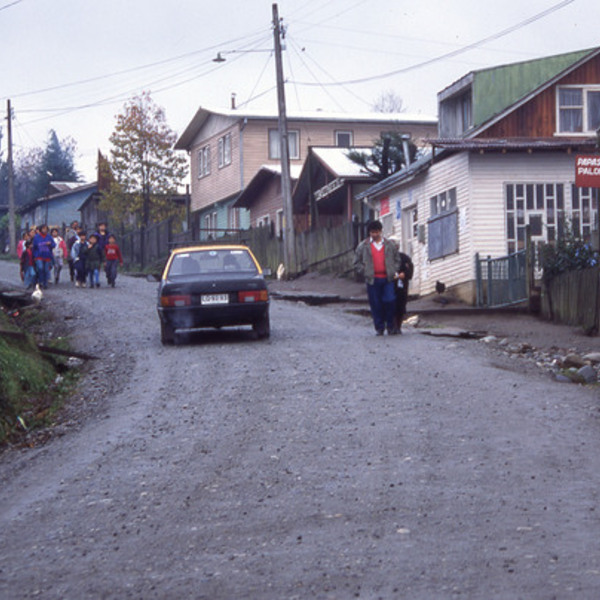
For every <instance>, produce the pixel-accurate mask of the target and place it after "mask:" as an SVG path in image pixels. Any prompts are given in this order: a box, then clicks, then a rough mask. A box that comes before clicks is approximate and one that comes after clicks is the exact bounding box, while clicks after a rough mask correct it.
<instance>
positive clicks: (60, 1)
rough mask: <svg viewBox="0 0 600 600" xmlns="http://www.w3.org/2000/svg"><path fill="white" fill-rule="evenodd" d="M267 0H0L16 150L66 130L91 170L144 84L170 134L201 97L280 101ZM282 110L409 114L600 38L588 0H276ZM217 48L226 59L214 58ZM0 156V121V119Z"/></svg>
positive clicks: (4, 74)
mask: <svg viewBox="0 0 600 600" xmlns="http://www.w3.org/2000/svg"><path fill="white" fill-rule="evenodd" d="M272 4H273V2H272V1H271V0H219V1H217V0H168V1H167V0H0V45H1V56H2V59H1V63H0V64H1V65H2V66H1V71H0V93H1V94H2V95H1V96H0V98H1V99H2V104H1V105H0V110H2V111H3V112H4V113H5V115H6V101H7V99H11V102H12V106H13V109H14V116H15V119H14V121H13V123H14V126H13V131H14V134H13V137H14V145H15V151H18V150H19V149H22V148H30V147H33V146H41V147H44V146H45V144H46V140H47V135H48V131H49V130H50V129H54V130H55V131H56V132H57V134H58V136H59V138H65V137H67V136H71V137H73V138H74V139H75V140H76V142H77V145H78V156H77V158H76V166H77V168H78V169H79V171H80V172H81V173H82V174H83V176H84V178H85V179H86V181H93V180H94V179H95V171H94V169H95V159H96V153H97V150H98V149H100V150H101V151H103V152H104V153H107V154H108V152H109V150H110V143H109V141H108V138H109V136H110V134H111V132H112V131H113V129H114V125H115V115H117V114H118V113H119V112H121V110H122V108H123V104H124V103H125V101H126V100H127V99H128V98H131V97H132V96H133V95H135V94H136V93H139V92H141V91H150V92H151V94H152V97H153V98H154V100H155V101H156V102H157V103H158V104H159V105H161V106H163V107H164V108H165V110H166V115H167V121H168V123H169V125H170V126H171V127H172V128H173V129H174V130H175V131H176V132H178V133H181V132H182V131H183V129H184V128H185V127H186V125H187V124H188V122H189V121H190V119H191V118H192V116H193V115H194V113H195V112H196V110H197V109H198V107H199V106H204V107H208V108H213V109H225V108H228V107H229V106H230V102H231V94H232V93H235V94H236V101H237V105H238V107H240V108H247V109H271V110H273V111H276V106H277V104H276V92H275V64H274V58H273V55H272V48H273V34H272V27H271V20H272ZM278 8H279V15H280V17H282V18H283V22H284V24H285V26H286V31H287V34H286V50H285V53H284V72H285V77H286V80H287V83H286V99H287V103H288V111H290V112H291V111H295V110H315V109H322V110H325V111H335V112H349V113H357V112H366V111H369V110H370V109H371V107H372V105H373V103H374V102H375V100H376V99H377V98H378V97H379V96H380V95H381V93H382V92H384V91H387V90H393V91H394V92H395V93H396V94H397V95H398V96H400V97H401V98H402V99H403V102H404V107H405V109H406V111H407V112H410V113H422V114H426V115H435V114H436V113H437V98H436V94H437V92H439V91H440V90H442V89H443V88H445V87H446V86H448V85H449V84H451V83H452V82H453V81H455V80H456V79H458V78H459V77H461V76H463V75H465V74H466V73H468V72H470V71H472V70H477V69H482V68H486V67H490V66H494V65H501V64H506V63H512V62H518V61H523V60H529V59H532V58H539V57H542V56H549V55H553V54H560V53H563V52H569V51H572V50H581V49H586V48H592V47H595V46H600V32H599V30H598V23H599V22H600V18H599V17H600V3H599V2H598V0H566V1H564V0H563V1H559V0H528V1H527V2H524V1H523V0H503V1H502V2H493V1H482V0H329V1H327V0H280V1H279V2H278ZM217 52H221V54H222V56H223V57H224V58H225V59H226V60H225V62H222V63H215V62H213V60H212V59H213V58H215V56H216V54H217ZM2 123H3V127H2V130H3V134H4V137H3V139H2V146H1V149H2V152H3V154H2V156H3V158H5V157H6V135H5V133H6V121H5V119H3V120H2Z"/></svg>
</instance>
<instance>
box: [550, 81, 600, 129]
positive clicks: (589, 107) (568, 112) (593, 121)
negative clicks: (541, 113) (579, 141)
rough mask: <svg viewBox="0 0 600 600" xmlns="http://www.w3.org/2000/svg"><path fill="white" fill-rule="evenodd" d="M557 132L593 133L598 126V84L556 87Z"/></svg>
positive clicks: (599, 95) (599, 121)
mask: <svg viewBox="0 0 600 600" xmlns="http://www.w3.org/2000/svg"><path fill="white" fill-rule="evenodd" d="M556 96H557V98H556V107H557V108H556V110H557V118H556V122H557V129H558V133H588V134H593V133H595V132H596V130H597V129H598V127H600V85H593V86H592V85H590V86H580V85H579V86H576V85H566V86H559V87H557V89H556Z"/></svg>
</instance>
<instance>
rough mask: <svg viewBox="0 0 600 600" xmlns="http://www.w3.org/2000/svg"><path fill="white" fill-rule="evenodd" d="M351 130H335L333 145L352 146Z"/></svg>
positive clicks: (339, 146)
mask: <svg viewBox="0 0 600 600" xmlns="http://www.w3.org/2000/svg"><path fill="white" fill-rule="evenodd" d="M352 137H353V136H352V132H351V131H336V132H335V145H336V146H337V147H338V148H352V145H353V140H352Z"/></svg>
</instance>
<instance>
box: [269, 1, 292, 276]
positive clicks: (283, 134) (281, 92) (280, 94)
mask: <svg viewBox="0 0 600 600" xmlns="http://www.w3.org/2000/svg"><path fill="white" fill-rule="evenodd" d="M282 35H283V32H282V28H281V21H280V20H279V9H278V8H277V4H273V37H274V41H275V70H276V75H277V106H278V109H279V142H280V148H281V195H282V198H283V218H284V228H283V252H284V253H283V256H284V259H283V260H284V263H285V269H286V273H287V275H288V276H290V275H295V274H296V239H295V232H294V210H293V206H292V180H291V176H290V146H289V139H288V137H289V136H288V128H287V115H286V108H285V89H284V82H283V64H282V60H281V38H282Z"/></svg>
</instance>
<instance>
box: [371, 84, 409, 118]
mask: <svg viewBox="0 0 600 600" xmlns="http://www.w3.org/2000/svg"><path fill="white" fill-rule="evenodd" d="M372 108H373V110H374V111H375V112H381V113H399V112H404V110H405V108H404V101H403V100H402V98H401V97H400V96H399V95H398V94H397V93H396V92H395V91H394V90H391V89H390V90H385V91H384V92H381V94H379V96H378V98H377V100H375V102H374V104H373V107H372Z"/></svg>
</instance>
